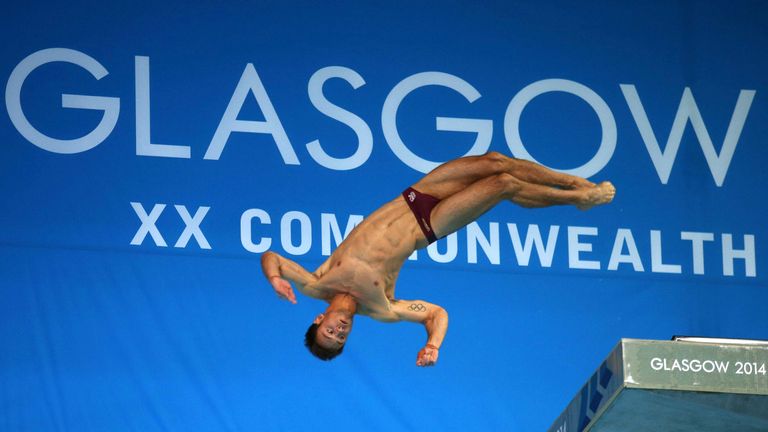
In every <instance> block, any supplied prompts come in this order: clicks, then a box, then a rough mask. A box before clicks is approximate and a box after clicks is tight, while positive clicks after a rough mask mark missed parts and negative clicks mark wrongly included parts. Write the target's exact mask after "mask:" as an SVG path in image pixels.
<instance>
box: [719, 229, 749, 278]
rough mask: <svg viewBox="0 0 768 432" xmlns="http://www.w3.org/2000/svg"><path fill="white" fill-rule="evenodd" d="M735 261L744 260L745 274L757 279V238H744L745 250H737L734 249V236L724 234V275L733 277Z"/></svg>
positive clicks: (746, 236)
mask: <svg viewBox="0 0 768 432" xmlns="http://www.w3.org/2000/svg"><path fill="white" fill-rule="evenodd" d="M735 259H743V260H744V274H746V275H747V276H748V277H756V276H757V270H756V267H755V236H753V235H749V234H748V235H745V236H744V249H741V250H736V249H734V248H733V236H732V235H731V234H723V275H725V276H733V261H734V260H735Z"/></svg>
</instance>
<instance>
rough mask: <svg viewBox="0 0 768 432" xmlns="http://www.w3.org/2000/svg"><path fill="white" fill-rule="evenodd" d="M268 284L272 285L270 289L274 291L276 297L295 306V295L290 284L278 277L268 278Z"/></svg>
mask: <svg viewBox="0 0 768 432" xmlns="http://www.w3.org/2000/svg"><path fill="white" fill-rule="evenodd" d="M269 283H270V284H272V288H274V289H275V292H276V293H277V296H278V297H280V298H283V299H286V300H288V301H289V302H291V303H293V304H296V294H294V293H293V288H291V283H290V282H288V281H287V280H285V279H283V278H281V277H280V276H272V277H271V278H269Z"/></svg>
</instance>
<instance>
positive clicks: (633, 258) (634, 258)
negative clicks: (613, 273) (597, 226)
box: [608, 228, 645, 272]
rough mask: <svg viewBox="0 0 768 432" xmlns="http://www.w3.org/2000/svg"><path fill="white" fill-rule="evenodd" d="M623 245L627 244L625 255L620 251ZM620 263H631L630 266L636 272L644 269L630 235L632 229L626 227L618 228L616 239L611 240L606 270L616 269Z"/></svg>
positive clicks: (633, 239)
mask: <svg viewBox="0 0 768 432" xmlns="http://www.w3.org/2000/svg"><path fill="white" fill-rule="evenodd" d="M624 245H626V246H627V252H628V254H627V255H624V254H622V253H621V252H622V251H623V250H624ZM622 263H627V264H632V268H633V269H635V271H636V272H641V271H645V269H644V268H643V263H642V261H640V253H638V252H637V245H635V238H634V237H632V231H630V230H628V229H626V228H619V229H618V230H617V231H616V240H615V241H614V242H613V250H612V251H611V258H610V260H609V261H608V270H617V269H618V268H619V264H622Z"/></svg>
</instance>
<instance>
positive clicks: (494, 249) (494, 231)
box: [467, 222, 501, 264]
mask: <svg viewBox="0 0 768 432" xmlns="http://www.w3.org/2000/svg"><path fill="white" fill-rule="evenodd" d="M489 228H490V233H489V237H490V238H488V237H486V236H485V234H484V233H483V231H482V230H481V229H480V225H478V224H477V222H472V223H471V224H469V225H467V259H468V261H469V262H470V263H473V264H474V263H477V246H478V245H480V248H481V249H482V250H483V252H484V253H485V256H486V257H487V258H488V260H489V261H490V262H491V264H499V263H501V258H500V255H499V224H498V223H497V222H491V223H490V224H489Z"/></svg>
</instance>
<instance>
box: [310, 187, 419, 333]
mask: <svg viewBox="0 0 768 432" xmlns="http://www.w3.org/2000/svg"><path fill="white" fill-rule="evenodd" d="M426 245H427V241H426V239H425V238H424V235H423V234H422V233H421V231H420V229H419V226H418V225H417V223H416V219H415V218H414V216H413V213H411V211H410V209H409V208H408V205H407V204H406V202H405V200H403V198H402V197H397V198H395V199H394V200H392V201H390V202H389V203H387V204H385V205H384V206H382V207H381V208H379V209H378V210H376V211H375V212H374V213H373V214H371V215H370V216H368V217H367V218H366V219H365V220H364V221H363V222H362V223H360V225H358V226H357V227H355V229H354V230H352V232H351V233H350V234H349V236H348V237H347V238H346V239H345V240H344V241H343V242H342V243H341V244H340V245H339V247H338V248H337V249H336V250H335V251H334V252H333V254H331V256H330V257H329V258H328V259H327V260H326V261H325V262H324V263H323V264H322V265H321V266H320V267H318V269H317V270H315V272H314V273H313V274H314V275H315V276H316V277H317V280H316V281H313V282H310V283H308V284H307V285H306V286H305V287H304V288H305V289H306V290H307V291H308V292H312V293H316V294H317V295H313V297H316V298H320V299H323V300H326V301H330V299H331V298H333V296H334V295H336V294H349V295H350V296H352V297H353V298H354V299H355V301H356V302H357V306H358V307H357V313H358V314H361V315H367V316H370V317H371V318H374V319H378V320H383V321H388V320H389V319H391V318H392V317H391V315H392V314H391V303H390V302H391V301H393V300H394V295H395V283H396V281H397V277H398V275H399V273H400V268H401V267H402V266H403V263H404V262H405V260H406V259H408V257H409V256H410V255H411V253H413V251H414V250H416V249H419V248H423V247H425V246H426Z"/></svg>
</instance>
